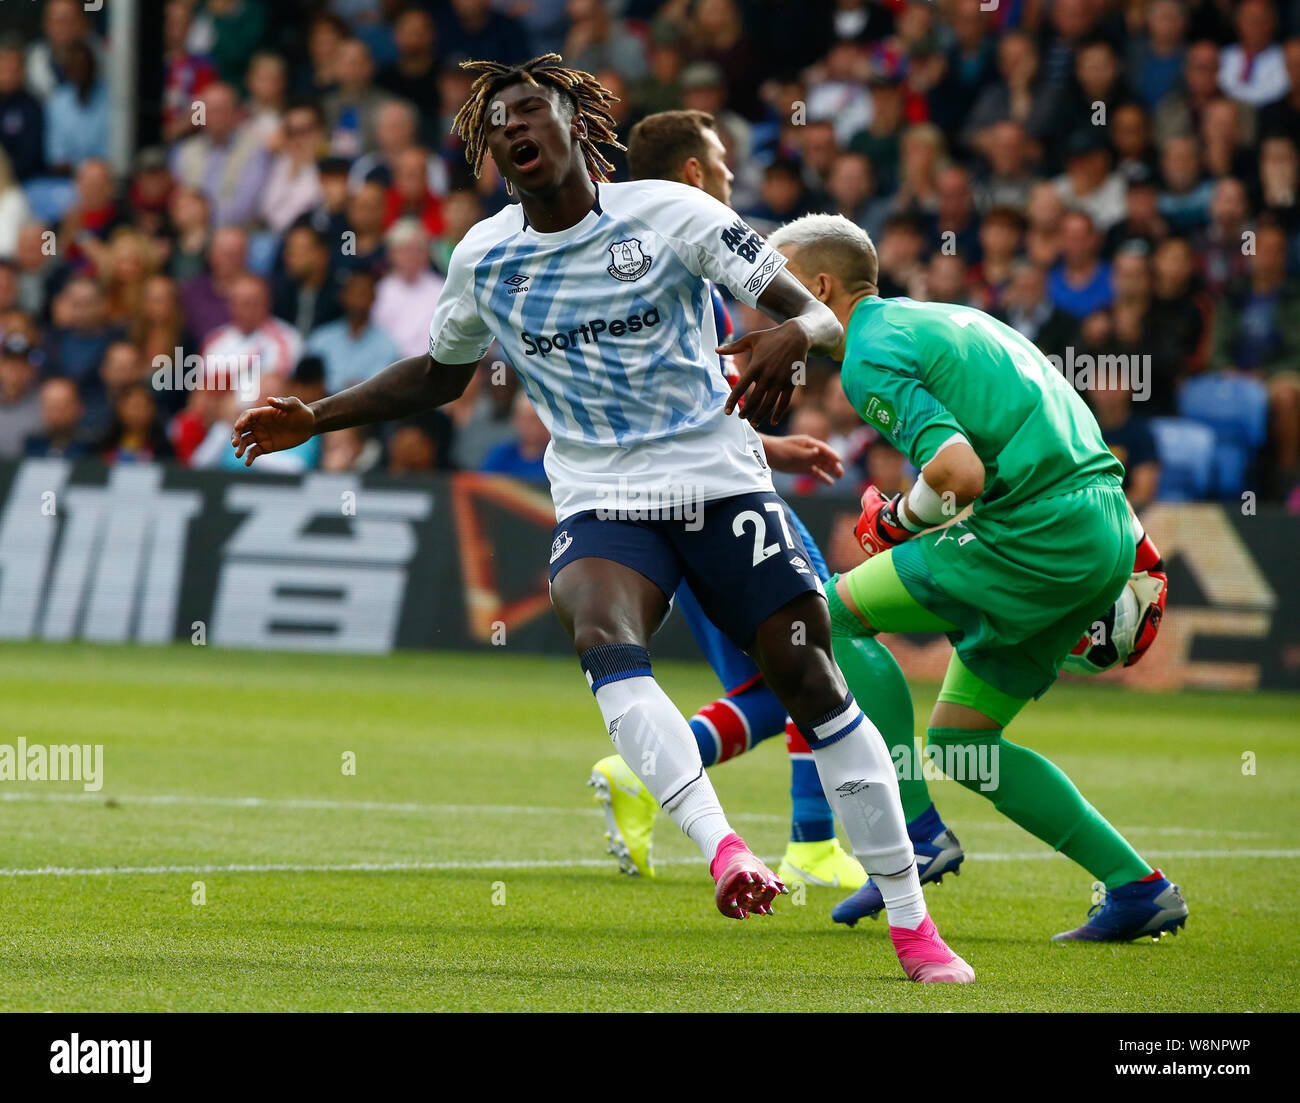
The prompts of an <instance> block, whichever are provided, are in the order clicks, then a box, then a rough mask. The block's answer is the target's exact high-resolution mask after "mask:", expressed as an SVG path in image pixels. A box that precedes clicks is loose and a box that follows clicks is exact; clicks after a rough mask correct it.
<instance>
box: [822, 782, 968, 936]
mask: <svg viewBox="0 0 1300 1103" xmlns="http://www.w3.org/2000/svg"><path fill="white" fill-rule="evenodd" d="M907 837H908V838H909V839H911V840H912V850H913V851H914V852H915V854H916V872H917V873H918V874H919V875H920V877H921V884H923V885H929V884H934V885H937V884H939V883H940V882H941V881H942V880H943V878H944V875H945V874H948V873H951V874H953V875H954V876H955V875H957V874H958V873H960V872H961V870H960V869H959V868H958V867H960V866H961V863H962V861H963V860H964V859H965V857H966V855H965V853H964V852H963V851H962V848H961V843H959V842H958V841H957V836H956V835H954V834H953V833H952V832H951V831H949V830H948V828H947V827H945V826H944V822H943V820H941V819H940V818H939V813H938V812H936V811H935V809H934V805H933V804H932V805H930V807H929V808H927V809H926V810H925V811H924V812H922V813H921V814H920V815H919V816H917V817H916V819H914V820H912V821H911V823H909V824H908V825H907ZM884 910H885V900H884V897H882V896H881V895H880V890H879V889H878V888H876V885H875V882H874V881H870V880H869V881H867V883H866V884H865V885H863V886H862V887H861V888H860V889H858V891H857V892H855V893H853V895H852V896H846V897H845V898H844V899H843V900H841V901H840V902H839V903H838V904H836V905H835V907H834V908H832V909H831V918H832V919H833V920H835V922H836V923H847V924H848V925H849V926H850V927H852V926H853V925H854V924H855V923H857V921H858V920H859V919H875V918H876V916H878V915H879V914H880V913H881V912H882V911H884Z"/></svg>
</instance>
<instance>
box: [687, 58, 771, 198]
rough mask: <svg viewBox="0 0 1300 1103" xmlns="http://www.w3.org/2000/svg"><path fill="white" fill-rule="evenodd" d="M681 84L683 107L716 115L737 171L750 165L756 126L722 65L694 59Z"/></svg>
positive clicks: (716, 122)
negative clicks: (736, 100)
mask: <svg viewBox="0 0 1300 1103" xmlns="http://www.w3.org/2000/svg"><path fill="white" fill-rule="evenodd" d="M681 86H682V102H681V106H682V108H683V109H685V110H687V111H703V112H704V113H705V114H706V115H712V116H713V122H714V129H715V130H716V131H717V133H718V137H720V138H721V139H722V144H723V145H724V146H726V147H727V153H728V164H731V165H732V168H733V171H735V169H737V168H741V167H743V166H744V165H746V164H747V163H748V161H749V158H750V156H751V154H752V153H753V149H754V133H753V127H752V125H751V122H750V120H749V119H747V118H745V117H744V116H743V115H741V114H740V112H739V111H738V110H736V108H735V107H734V106H733V105H732V102H731V99H730V94H729V90H728V85H727V81H726V77H725V76H724V74H723V70H722V67H721V66H719V65H717V64H715V63H714V62H712V61H693V62H691V64H689V65H688V66H686V68H685V69H683V70H682V79H681ZM733 198H734V197H733Z"/></svg>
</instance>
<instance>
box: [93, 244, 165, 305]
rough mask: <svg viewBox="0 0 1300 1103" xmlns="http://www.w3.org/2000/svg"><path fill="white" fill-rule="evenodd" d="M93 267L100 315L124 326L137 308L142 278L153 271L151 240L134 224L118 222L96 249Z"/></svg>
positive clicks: (155, 263) (155, 262)
mask: <svg viewBox="0 0 1300 1103" xmlns="http://www.w3.org/2000/svg"><path fill="white" fill-rule="evenodd" d="M97 267H98V273H99V284H100V286H101V287H102V288H103V290H104V317H105V318H106V319H107V320H108V322H109V324H110V325H114V326H117V327H119V328H121V329H123V330H125V328H126V327H127V326H128V325H130V324H131V322H132V320H133V319H134V318H135V316H136V314H137V313H138V312H139V310H140V305H141V301H142V299H143V298H144V285H145V282H146V281H147V280H148V279H149V277H150V276H152V275H153V274H154V272H155V271H157V268H158V254H157V250H156V249H155V247H154V243H153V242H152V241H150V239H149V238H148V237H146V236H145V235H144V234H142V233H141V232H140V231H139V230H137V229H135V227H134V226H119V227H118V228H117V229H116V230H114V231H113V236H112V237H110V238H109V239H108V244H107V247H106V248H105V249H104V250H103V251H102V252H101V253H100V255H99V260H98V266H97Z"/></svg>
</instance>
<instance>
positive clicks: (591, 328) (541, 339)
mask: <svg viewBox="0 0 1300 1103" xmlns="http://www.w3.org/2000/svg"><path fill="white" fill-rule="evenodd" d="M658 324H659V308H658V307H657V306H652V307H651V308H650V309H649V310H647V311H646V312H645V313H644V314H638V313H637V312H635V311H633V312H632V313H631V314H630V315H628V316H627V317H626V318H615V319H614V320H613V321H608V320H606V319H605V318H592V319H591V320H590V321H586V322H583V323H582V325H580V326H578V327H576V328H575V329H571V330H569V331H568V332H565V331H564V330H559V331H557V332H555V333H552V334H551V335H550V336H549V337H547V336H543V335H541V334H535V333H529V332H528V331H527V330H523V331H522V332H521V333H520V334H519V336H520V338H521V339H522V340H523V342H524V352H525V353H526V354H527V355H529V356H536V355H537V354H538V353H541V355H543V356H546V355H547V354H548V353H550V352H551V351H552V350H554V349H559V350H560V351H564V350H566V349H571V348H576V347H577V346H578V345H579V344H583V345H587V344H591V343H593V342H595V343H597V344H599V343H600V335H601V334H602V333H608V334H609V336H611V337H622V336H623V335H624V334H627V333H639V332H640V331H641V330H643V329H649V328H650V327H651V326H657V325H658Z"/></svg>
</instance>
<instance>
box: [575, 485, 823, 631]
mask: <svg viewBox="0 0 1300 1103" xmlns="http://www.w3.org/2000/svg"><path fill="white" fill-rule="evenodd" d="M592 558H594V559H611V560H613V561H614V562H615V563H621V564H623V565H624V566H625V567H631V568H632V570H634V571H636V572H637V573H638V574H642V575H644V576H645V577H646V578H648V579H650V581H651V582H653V583H654V584H655V585H656V586H658V587H659V589H661V590H662V591H663V593H664V597H666V598H671V597H672V596H673V594H674V593H676V591H677V587H678V586H680V585H681V583H682V582H686V583H688V584H689V585H690V588H691V590H692V592H693V593H694V594H695V597H696V599H697V600H698V601H699V604H700V607H701V609H703V611H704V613H705V615H706V616H707V617H708V618H709V619H710V620H711V621H713V623H714V624H716V625H717V626H718V627H719V628H721V629H722V630H723V631H724V632H725V633H726V634H727V636H728V637H729V638H730V639H731V641H732V642H733V643H735V644H736V646H738V647H740V648H748V647H749V646H750V644H751V643H753V642H754V636H755V635H756V634H757V632H758V626H759V625H760V624H762V623H763V622H764V621H765V620H767V618H768V617H770V616H771V615H772V614H773V613H775V612H776V611H777V610H778V609H780V608H781V607H782V606H783V605H786V604H787V603H788V602H790V601H792V600H794V599H795V598H797V597H799V596H800V595H802V594H806V593H820V592H821V585H820V582H819V580H818V578H817V571H816V569H815V567H814V561H813V558H812V556H811V555H810V554H809V553H808V549H807V548H805V547H804V543H803V539H802V538H801V536H800V526H798V525H796V524H795V523H794V522H793V515H792V514H791V512H790V507H789V506H787V505H786V504H785V502H783V501H782V500H781V498H780V496H779V495H777V494H775V493H773V492H771V491H758V492H756V493H752V494H738V495H736V496H734V497H731V498H717V499H715V500H713V501H710V502H702V503H699V504H698V506H697V507H696V510H695V511H694V515H693V516H687V517H674V518H662V519H646V520H642V519H629V518H627V517H624V516H602V515H601V511H600V510H594V509H592V510H585V511H584V512H582V513H575V514H574V515H573V516H571V517H568V518H566V519H565V520H564V521H563V522H561V523H560V524H558V525H556V526H555V533H554V539H553V541H552V543H551V569H550V578H551V580H552V581H554V579H555V576H556V575H557V574H559V573H560V571H562V570H563V569H564V568H565V567H567V566H568V565H569V564H570V563H572V562H573V561H574V560H576V559H592Z"/></svg>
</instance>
